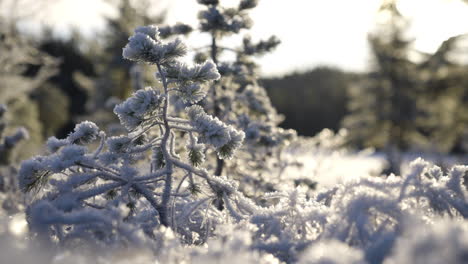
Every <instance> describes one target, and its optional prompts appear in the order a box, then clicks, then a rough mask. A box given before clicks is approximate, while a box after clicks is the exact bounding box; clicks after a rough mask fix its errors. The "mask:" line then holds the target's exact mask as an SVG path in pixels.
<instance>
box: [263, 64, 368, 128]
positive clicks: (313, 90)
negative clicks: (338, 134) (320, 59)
mask: <svg viewBox="0 0 468 264" xmlns="http://www.w3.org/2000/svg"><path fill="white" fill-rule="evenodd" d="M358 78H359V75H358V74H355V73H348V72H344V71H342V70H340V69H338V68H332V67H327V66H322V67H317V68H315V69H313V70H310V71H306V72H301V73H293V74H288V75H286V76H283V77H274V78H265V79H262V80H261V81H262V83H263V84H264V85H265V87H266V89H267V91H268V95H269V96H270V97H271V100H272V102H273V104H274V105H275V106H276V107H277V109H278V112H280V113H282V114H284V115H285V120H284V121H283V123H282V124H281V125H282V126H283V127H285V128H293V129H296V130H297V131H298V133H299V134H301V135H304V136H313V135H315V134H316V133H317V132H319V131H321V130H322V129H324V128H330V129H333V130H335V131H336V130H338V129H339V128H340V127H341V121H342V119H343V118H344V116H345V115H346V114H347V113H348V110H347V104H348V96H347V87H348V85H349V84H350V83H351V82H353V81H355V80H357V79H358Z"/></svg>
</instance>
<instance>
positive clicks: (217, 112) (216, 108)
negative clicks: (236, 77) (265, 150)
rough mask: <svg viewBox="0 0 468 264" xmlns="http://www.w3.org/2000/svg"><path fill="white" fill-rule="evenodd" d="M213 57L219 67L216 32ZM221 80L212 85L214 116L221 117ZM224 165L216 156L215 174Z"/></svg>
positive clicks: (218, 173)
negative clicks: (219, 84) (219, 93)
mask: <svg viewBox="0 0 468 264" xmlns="http://www.w3.org/2000/svg"><path fill="white" fill-rule="evenodd" d="M211 59H212V60H213V63H214V64H215V65H216V67H218V46H217V45H216V37H215V36H214V34H213V35H212V37H211ZM218 83H219V80H216V81H214V83H213V86H212V92H213V108H214V116H215V117H218V118H221V117H220V113H221V109H220V107H219V105H218V98H217V96H216V85H218ZM223 167H224V159H221V158H219V157H218V156H217V157H216V169H215V172H214V175H215V176H221V173H223Z"/></svg>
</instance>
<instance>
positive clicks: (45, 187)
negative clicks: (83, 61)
mask: <svg viewBox="0 0 468 264" xmlns="http://www.w3.org/2000/svg"><path fill="white" fill-rule="evenodd" d="M185 50H186V49H185V45H184V44H182V42H180V40H175V41H171V42H167V43H165V42H163V41H161V39H160V38H159V37H158V29H157V27H155V26H147V27H139V28H137V29H136V30H135V34H134V35H133V36H132V37H130V38H129V43H128V44H127V46H125V48H124V50H123V55H124V57H126V58H127V59H130V60H136V61H141V62H145V63H149V64H152V65H155V66H156V68H157V77H158V80H159V81H160V82H161V83H162V88H163V89H161V90H158V89H155V88H151V87H147V88H145V89H142V90H138V91H136V92H135V93H134V94H133V96H131V97H130V98H128V99H127V100H125V101H124V102H122V103H121V104H119V105H117V106H116V107H115V109H114V112H115V113H116V114H117V116H118V117H119V119H120V121H121V123H122V124H123V125H124V126H125V128H126V129H127V130H128V132H129V133H128V135H121V136H113V137H107V136H106V134H105V132H104V131H101V130H100V129H99V128H98V127H97V126H96V125H95V124H94V123H92V122H89V121H85V122H82V123H80V124H78V125H76V127H75V129H74V131H73V132H72V133H70V134H69V135H68V137H67V138H65V139H57V138H54V137H52V138H50V139H49V140H48V142H47V147H48V150H49V153H50V154H49V155H47V156H36V157H34V158H32V159H30V160H27V161H24V162H23V163H22V166H21V169H20V171H19V185H20V188H21V189H22V190H23V191H25V192H35V193H37V195H39V197H40V198H38V199H36V200H35V201H33V202H32V203H31V204H30V205H29V207H28V210H27V217H28V222H29V224H30V225H29V226H30V228H31V231H32V232H34V233H35V234H36V235H37V236H38V237H39V238H40V239H44V240H46V241H57V242H59V243H64V244H71V243H75V242H76V241H79V240H80V239H86V240H89V241H92V242H93V243H96V245H101V246H104V245H108V244H122V243H123V244H132V245H137V244H146V243H150V242H151V243H154V242H155V240H154V239H152V238H153V236H154V232H153V231H154V229H155V228H158V227H159V226H160V225H163V226H172V227H173V228H177V227H176V226H175V225H179V224H180V225H181V226H182V227H183V226H184V225H189V224H190V222H189V221H188V220H190V219H191V217H199V214H200V213H198V212H199V211H204V212H207V211H209V210H211V209H210V208H213V209H214V207H212V206H211V204H212V203H213V201H214V200H220V199H222V198H224V197H225V196H226V192H233V191H232V189H233V188H235V187H233V185H232V184H233V183H230V182H229V181H227V180H222V179H213V178H212V176H210V174H209V173H208V172H207V171H206V170H205V169H203V168H201V167H200V166H201V164H202V163H203V161H204V155H205V154H204V152H205V151H206V149H208V148H213V149H214V150H215V151H216V152H217V153H218V156H219V157H220V158H231V157H232V156H233V154H234V152H235V151H236V149H238V148H239V147H240V146H241V144H242V141H243V139H244V133H243V132H239V131H237V130H236V129H234V128H233V127H232V126H229V125H226V124H224V123H223V122H221V121H220V120H219V119H217V118H213V117H211V116H210V115H208V114H206V113H205V112H204V110H203V109H202V108H200V107H197V106H192V107H189V108H187V109H186V112H187V115H188V117H189V119H188V120H186V119H181V118H176V117H172V116H171V115H170V112H169V111H170V99H169V98H170V96H171V94H174V93H184V91H186V90H185V88H184V87H186V86H188V85H189V86H197V85H198V87H201V86H199V85H201V84H204V83H207V82H210V81H213V80H216V79H219V77H220V76H219V74H218V71H217V69H216V66H215V65H214V64H213V63H211V62H205V63H203V64H200V65H195V66H188V65H184V64H182V63H180V62H178V61H177V60H178V58H179V57H181V56H183V55H184V54H185ZM200 89H201V88H200ZM185 96H186V98H188V99H189V100H196V99H194V98H197V97H198V96H199V95H198V94H196V93H186V94H185ZM175 132H183V133H184V134H181V133H175ZM182 136H185V137H186V138H187V139H186V140H185V141H186V142H187V143H188V144H187V147H186V150H188V153H187V155H186V156H180V155H179V153H178V151H179V149H177V148H176V144H175V142H176V141H178V139H177V137H182ZM98 141H99V142H98ZM148 159H149V160H148ZM144 160H148V161H149V164H150V165H144V164H145V162H144ZM146 164H148V163H146ZM176 181H179V182H178V183H177V185H176ZM176 186H177V187H176ZM202 194H203V195H202ZM181 206H182V207H181ZM179 208H180V209H179ZM178 214H183V216H179V215H178ZM204 215H205V216H204V217H203V219H204V221H205V220H206V221H208V220H207V219H206V213H204ZM181 229H183V228H181ZM202 229H203V230H205V232H209V231H210V227H209V226H205V227H201V226H198V229H195V231H194V232H196V231H197V230H198V231H199V232H201V230H202ZM88 246H89V244H88Z"/></svg>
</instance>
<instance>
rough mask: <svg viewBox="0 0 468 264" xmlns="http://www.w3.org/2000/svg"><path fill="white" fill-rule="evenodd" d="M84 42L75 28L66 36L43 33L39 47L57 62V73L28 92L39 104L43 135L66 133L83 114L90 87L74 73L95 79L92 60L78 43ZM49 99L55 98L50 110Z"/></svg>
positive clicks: (48, 32)
mask: <svg viewBox="0 0 468 264" xmlns="http://www.w3.org/2000/svg"><path fill="white" fill-rule="evenodd" d="M85 41H86V40H85V39H84V38H83V37H82V35H81V34H80V33H79V32H77V31H74V32H72V34H71V37H70V38H68V39H64V38H61V37H55V36H53V34H52V31H51V30H50V29H47V30H45V31H44V33H43V37H42V39H41V43H40V46H39V48H40V49H41V50H42V51H43V52H44V53H47V54H49V55H50V56H52V57H54V58H56V59H57V60H58V61H59V67H58V72H57V74H55V75H54V76H52V77H51V78H50V79H49V80H48V83H47V84H44V85H43V86H42V87H41V88H40V89H38V90H37V91H35V92H34V93H33V94H32V98H33V99H35V100H36V101H37V102H38V103H39V108H40V119H41V121H42V122H43V124H45V125H46V126H47V129H45V131H44V136H46V137H49V136H52V135H56V136H58V137H64V136H66V135H68V133H70V132H71V131H72V130H73V128H74V126H75V123H76V122H77V119H78V118H79V116H81V115H84V114H85V113H86V108H85V105H86V103H87V101H88V100H89V98H90V95H91V91H90V90H91V89H93V88H92V87H91V88H90V87H86V86H85V85H83V84H82V82H80V80H78V79H77V75H80V76H86V77H87V78H96V71H95V66H94V64H93V63H94V62H93V61H92V60H91V59H90V58H89V57H88V56H87V55H86V54H85V52H84V51H83V50H82V49H81V48H80V46H79V45H81V43H83V42H85ZM52 100H57V101H54V104H53V109H52V108H51V104H50V102H52Z"/></svg>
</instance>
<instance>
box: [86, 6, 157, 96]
mask: <svg viewBox="0 0 468 264" xmlns="http://www.w3.org/2000/svg"><path fill="white" fill-rule="evenodd" d="M108 2H110V3H111V4H112V5H114V6H115V8H116V10H117V15H116V16H115V17H107V27H106V29H105V31H104V35H103V39H102V43H100V44H101V45H102V46H101V47H99V48H98V49H97V50H93V51H92V52H93V55H92V57H93V58H94V59H95V60H94V62H95V64H96V65H97V71H98V74H99V80H98V86H99V87H98V90H99V93H98V94H96V96H97V98H96V100H97V102H98V104H102V102H105V101H106V100H107V99H109V98H111V97H116V98H118V99H126V98H127V97H129V96H130V95H131V94H132V92H133V91H134V90H136V88H135V85H134V83H133V82H132V79H134V76H132V72H134V71H139V72H142V71H144V69H143V68H144V67H145V66H144V65H142V64H137V63H135V62H132V61H129V60H125V59H123V58H122V48H123V47H124V46H125V44H126V43H127V42H128V38H129V37H130V36H131V35H132V34H133V29H134V28H136V27H137V26H141V25H149V24H159V23H161V22H162V21H163V19H164V16H165V15H164V13H158V14H156V15H152V14H150V13H149V10H151V7H153V6H155V5H158V4H159V1H151V0H143V1H130V0H109V1H108ZM135 68H139V69H135ZM149 75H150V74H149V73H147V74H146V75H144V74H143V75H142V76H141V78H142V80H143V81H144V80H145V79H146V80H152V79H153V78H154V77H151V76H149ZM138 83H140V82H138Z"/></svg>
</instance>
